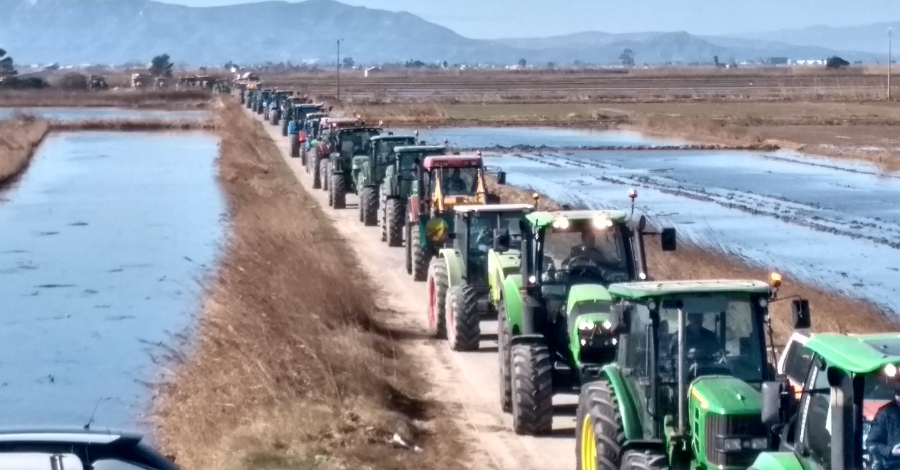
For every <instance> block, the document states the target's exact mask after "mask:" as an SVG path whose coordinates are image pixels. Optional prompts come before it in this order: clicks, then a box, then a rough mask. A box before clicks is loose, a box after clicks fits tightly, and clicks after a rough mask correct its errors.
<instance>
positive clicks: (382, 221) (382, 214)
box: [378, 189, 387, 242]
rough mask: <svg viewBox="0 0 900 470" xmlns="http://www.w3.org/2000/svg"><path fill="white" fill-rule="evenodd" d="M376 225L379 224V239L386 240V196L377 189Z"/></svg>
mask: <svg viewBox="0 0 900 470" xmlns="http://www.w3.org/2000/svg"><path fill="white" fill-rule="evenodd" d="M378 225H380V226H381V241H383V242H386V241H387V196H386V195H385V192H384V191H381V190H380V189H379V191H378Z"/></svg>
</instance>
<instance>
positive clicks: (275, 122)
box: [270, 111, 278, 126]
mask: <svg viewBox="0 0 900 470" xmlns="http://www.w3.org/2000/svg"><path fill="white" fill-rule="evenodd" d="M270 114H271V115H272V125H273V126H277V125H278V111H272V112H271V113H270Z"/></svg>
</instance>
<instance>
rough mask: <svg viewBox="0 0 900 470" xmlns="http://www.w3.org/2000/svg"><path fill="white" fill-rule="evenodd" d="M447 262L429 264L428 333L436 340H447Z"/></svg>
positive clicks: (434, 261)
mask: <svg viewBox="0 0 900 470" xmlns="http://www.w3.org/2000/svg"><path fill="white" fill-rule="evenodd" d="M449 286H450V278H449V276H448V275H447V261H446V260H444V258H434V259H432V260H431V263H429V264H428V331H430V332H431V334H433V335H434V337H435V338H440V339H445V338H447V310H446V306H447V304H446V301H447V288H448V287H449Z"/></svg>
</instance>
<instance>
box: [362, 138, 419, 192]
mask: <svg viewBox="0 0 900 470" xmlns="http://www.w3.org/2000/svg"><path fill="white" fill-rule="evenodd" d="M415 139H416V138H415V137H413V136H405V135H387V134H382V135H377V136H374V137H372V138H371V139H370V141H371V142H372V145H373V146H376V145H379V143H381V144H384V143H388V145H390V143H396V144H397V145H404V144H406V145H408V144H410V143H415ZM373 152H374V150H373ZM377 158H378V155H375V154H374V153H373V154H372V155H369V156H368V158H366V162H365V164H363V163H362V162H360V165H359V167H360V172H359V174H360V178H359V180H358V182H357V187H363V186H379V185H381V184H382V182H384V180H385V177H386V176H387V173H388V170H389V169H390V168H391V167H392V166H393V165H386V164H383V162H382V164H378V163H377V161H376V159H377ZM390 158H393V154H391V156H390Z"/></svg>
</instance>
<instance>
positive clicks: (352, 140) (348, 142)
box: [340, 129, 378, 155]
mask: <svg viewBox="0 0 900 470" xmlns="http://www.w3.org/2000/svg"><path fill="white" fill-rule="evenodd" d="M376 135H378V132H377V131H375V130H370V129H367V130H359V131H348V132H341V137H340V140H341V145H340V152H341V154H342V155H343V154H349V155H359V154H361V153H368V152H369V145H370V144H371V143H372V140H371V139H372V137H374V136H376Z"/></svg>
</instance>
